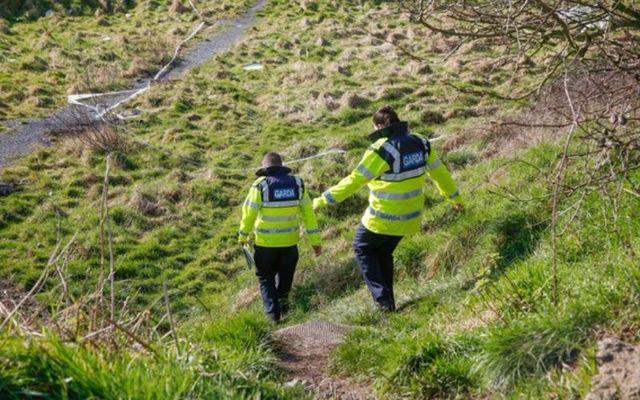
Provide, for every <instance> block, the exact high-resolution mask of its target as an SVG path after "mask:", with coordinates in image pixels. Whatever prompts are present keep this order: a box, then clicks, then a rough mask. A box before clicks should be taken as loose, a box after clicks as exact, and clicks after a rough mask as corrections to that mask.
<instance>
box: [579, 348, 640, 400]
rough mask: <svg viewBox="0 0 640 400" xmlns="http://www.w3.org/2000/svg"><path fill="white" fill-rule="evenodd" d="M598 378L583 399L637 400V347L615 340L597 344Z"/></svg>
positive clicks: (639, 392)
mask: <svg viewBox="0 0 640 400" xmlns="http://www.w3.org/2000/svg"><path fill="white" fill-rule="evenodd" d="M597 358H598V375H596V376H595V377H594V378H593V380H592V381H591V393H589V394H588V395H587V397H585V400H640V348H638V347H634V346H632V345H630V344H628V343H625V342H623V341H621V340H619V339H616V338H605V339H603V340H601V341H600V342H598V357H597Z"/></svg>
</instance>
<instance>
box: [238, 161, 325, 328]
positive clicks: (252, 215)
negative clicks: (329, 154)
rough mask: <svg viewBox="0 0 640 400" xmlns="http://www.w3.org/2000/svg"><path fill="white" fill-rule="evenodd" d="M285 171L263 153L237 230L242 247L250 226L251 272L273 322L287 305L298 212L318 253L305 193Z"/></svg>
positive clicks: (316, 232)
mask: <svg viewBox="0 0 640 400" xmlns="http://www.w3.org/2000/svg"><path fill="white" fill-rule="evenodd" d="M290 173H291V169H289V168H287V167H285V166H283V165H282V157H281V156H280V155H279V154H278V153H268V154H267V155H265V156H264V159H263V160H262V168H261V169H259V170H258V171H257V172H256V175H258V176H259V178H258V179H257V180H256V181H255V182H254V183H253V185H251V189H250V190H249V194H248V195H247V198H246V200H245V202H244V204H243V206H242V221H241V222H240V230H239V232H238V235H239V242H240V244H241V245H243V246H244V245H246V244H248V243H249V239H250V236H251V234H252V233H253V232H254V231H255V253H254V260H255V265H256V275H257V276H258V280H259V282H260V291H261V293H262V300H263V303H264V309H265V312H266V314H267V315H268V316H269V317H271V318H272V319H273V320H274V321H276V322H277V321H279V320H280V316H281V315H282V314H283V313H285V312H287V309H288V303H287V298H288V295H289V291H290V290H291V284H292V283H293V275H294V273H295V269H296V265H297V263H298V242H299V240H300V216H302V221H303V222H304V226H305V228H306V233H307V238H308V240H309V242H310V244H311V246H312V247H313V249H314V251H315V254H316V256H319V255H320V254H321V252H322V248H321V246H320V231H319V230H318V222H317V220H316V216H315V214H314V212H313V209H312V208H311V200H310V197H309V194H308V193H307V192H306V190H305V188H304V182H303V181H302V179H300V178H299V177H297V176H292V175H289V174H290Z"/></svg>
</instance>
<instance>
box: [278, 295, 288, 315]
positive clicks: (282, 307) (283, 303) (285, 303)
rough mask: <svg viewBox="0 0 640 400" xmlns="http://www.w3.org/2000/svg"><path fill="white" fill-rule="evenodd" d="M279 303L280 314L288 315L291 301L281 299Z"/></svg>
mask: <svg viewBox="0 0 640 400" xmlns="http://www.w3.org/2000/svg"><path fill="white" fill-rule="evenodd" d="M278 302H279V303H280V313H281V314H286V313H288V312H289V300H288V299H285V298H282V299H279V300H278Z"/></svg>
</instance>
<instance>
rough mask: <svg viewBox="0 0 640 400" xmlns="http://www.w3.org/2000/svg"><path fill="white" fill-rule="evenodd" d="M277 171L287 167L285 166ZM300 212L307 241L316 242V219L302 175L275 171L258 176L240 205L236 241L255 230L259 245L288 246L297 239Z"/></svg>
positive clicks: (318, 235) (242, 239) (317, 235)
mask: <svg viewBox="0 0 640 400" xmlns="http://www.w3.org/2000/svg"><path fill="white" fill-rule="evenodd" d="M276 170H277V171H278V172H282V170H285V171H286V170H288V169H286V168H285V167H280V169H279V170H278V169H276ZM300 215H302V220H303V222H304V226H305V228H306V233H307V237H308V240H309V243H310V244H311V245H312V246H319V245H320V231H319V230H318V222H317V220H316V216H315V214H314V211H313V209H312V208H311V201H310V199H309V194H307V192H306V191H305V189H304V182H303V181H302V179H300V178H298V177H296V176H291V175H287V174H286V173H277V174H273V175H268V176H263V177H260V178H258V179H257V180H256V181H255V182H254V183H253V185H251V189H250V190H249V194H248V195H247V198H246V200H245V202H244V204H243V206H242V221H241V222H240V230H239V232H238V233H239V238H238V239H239V241H240V242H246V241H248V240H249V237H250V235H251V233H252V232H254V230H255V243H256V244H257V245H258V246H263V247H288V246H294V245H296V244H298V242H299V241H300Z"/></svg>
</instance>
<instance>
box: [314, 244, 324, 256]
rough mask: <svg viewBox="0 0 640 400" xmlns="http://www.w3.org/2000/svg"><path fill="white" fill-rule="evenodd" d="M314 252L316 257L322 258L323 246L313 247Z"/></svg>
mask: <svg viewBox="0 0 640 400" xmlns="http://www.w3.org/2000/svg"><path fill="white" fill-rule="evenodd" d="M313 252H314V253H316V257H320V255H321V254H322V246H313Z"/></svg>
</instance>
